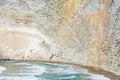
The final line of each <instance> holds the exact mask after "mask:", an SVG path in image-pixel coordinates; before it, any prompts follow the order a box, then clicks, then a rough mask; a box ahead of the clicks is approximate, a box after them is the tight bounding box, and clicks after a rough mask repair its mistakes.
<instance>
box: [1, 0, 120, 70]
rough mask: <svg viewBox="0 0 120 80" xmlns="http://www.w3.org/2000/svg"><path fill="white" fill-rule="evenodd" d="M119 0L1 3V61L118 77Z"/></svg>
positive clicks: (8, 0) (14, 0) (5, 0)
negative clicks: (66, 66)
mask: <svg viewBox="0 0 120 80" xmlns="http://www.w3.org/2000/svg"><path fill="white" fill-rule="evenodd" d="M119 24H120V1H119V0H0V57H1V58H10V59H15V60H50V61H62V62H71V63H77V64H85V65H90V66H97V67H101V68H105V69H109V70H113V71H115V72H120V26H119Z"/></svg>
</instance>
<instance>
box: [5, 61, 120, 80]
mask: <svg viewBox="0 0 120 80" xmlns="http://www.w3.org/2000/svg"><path fill="white" fill-rule="evenodd" d="M6 61H7V60H6ZM8 61H19V62H45V63H57V64H68V65H73V66H74V67H77V68H84V69H87V70H88V72H90V73H93V74H98V75H103V76H105V77H107V78H109V79H110V80H120V75H119V74H116V73H113V72H111V71H108V70H105V69H102V68H99V67H93V66H87V65H82V64H75V63H68V62H57V61H43V60H41V61H38V60H8ZM3 62H4V61H3Z"/></svg>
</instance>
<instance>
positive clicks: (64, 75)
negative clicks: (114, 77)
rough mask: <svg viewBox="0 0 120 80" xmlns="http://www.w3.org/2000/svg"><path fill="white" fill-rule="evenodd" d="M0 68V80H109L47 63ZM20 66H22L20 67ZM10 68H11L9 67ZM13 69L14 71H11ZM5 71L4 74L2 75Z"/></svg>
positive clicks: (83, 70)
mask: <svg viewBox="0 0 120 80" xmlns="http://www.w3.org/2000/svg"><path fill="white" fill-rule="evenodd" d="M2 64H5V65H6V67H7V66H9V67H8V68H7V70H6V68H5V67H2V66H0V72H1V74H0V80H71V79H72V80H79V79H80V80H110V79H108V78H106V77H104V76H103V75H97V74H92V73H89V72H88V70H86V69H83V68H75V67H72V66H69V65H68V66H67V65H66V66H62V65H60V64H59V65H57V64H52V63H50V64H47V63H30V62H28V63H25V62H9V63H8V62H6V63H5V62H4V63H1V65H2ZM21 65H22V66H21ZM10 66H11V67H10ZM13 67H15V68H16V69H13V70H11V69H12V68H13ZM4 70H5V72H4V73H2V72H3V71H4Z"/></svg>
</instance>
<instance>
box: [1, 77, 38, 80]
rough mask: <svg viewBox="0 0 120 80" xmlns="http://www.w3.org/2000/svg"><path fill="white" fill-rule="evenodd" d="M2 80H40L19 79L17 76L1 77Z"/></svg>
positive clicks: (32, 78) (30, 79) (34, 79)
mask: <svg viewBox="0 0 120 80" xmlns="http://www.w3.org/2000/svg"><path fill="white" fill-rule="evenodd" d="M0 80H38V79H37V78H35V77H34V76H26V77H24V76H21V77H17V76H3V77H1V76H0Z"/></svg>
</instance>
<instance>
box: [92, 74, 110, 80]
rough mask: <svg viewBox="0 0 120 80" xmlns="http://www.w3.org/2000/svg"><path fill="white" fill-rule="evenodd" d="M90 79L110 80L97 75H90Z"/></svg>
mask: <svg viewBox="0 0 120 80" xmlns="http://www.w3.org/2000/svg"><path fill="white" fill-rule="evenodd" d="M91 79H94V80H110V79H109V78H107V77H104V76H103V75H97V74H92V75H91Z"/></svg>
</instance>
